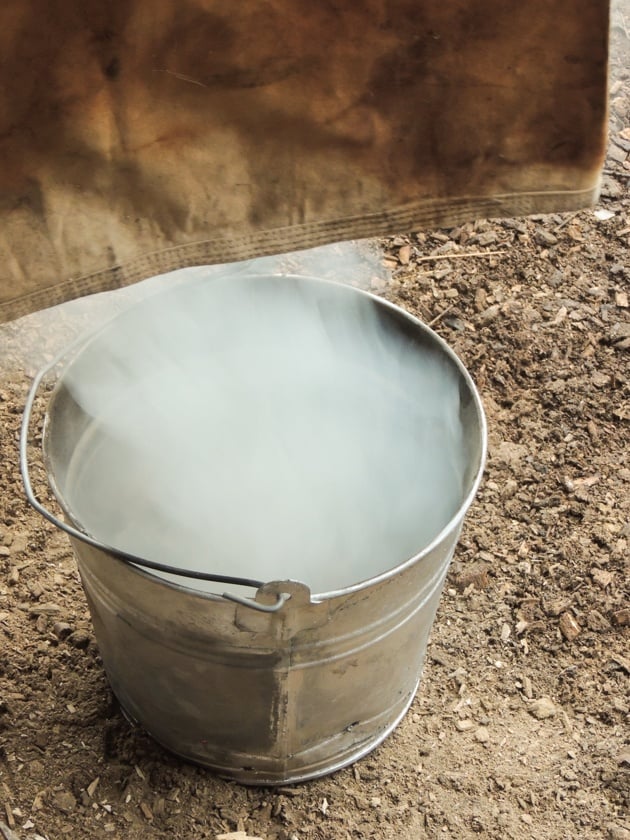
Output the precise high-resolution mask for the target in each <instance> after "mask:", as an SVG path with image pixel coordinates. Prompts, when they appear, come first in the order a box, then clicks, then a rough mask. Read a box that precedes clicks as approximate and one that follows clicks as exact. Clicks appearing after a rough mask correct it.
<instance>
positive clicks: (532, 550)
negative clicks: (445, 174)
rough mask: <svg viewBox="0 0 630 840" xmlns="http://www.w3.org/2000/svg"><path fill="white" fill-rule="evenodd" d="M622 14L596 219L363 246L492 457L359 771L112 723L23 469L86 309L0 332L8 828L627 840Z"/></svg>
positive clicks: (63, 550)
mask: <svg viewBox="0 0 630 840" xmlns="http://www.w3.org/2000/svg"><path fill="white" fill-rule="evenodd" d="M629 25H630V21H629V20H625V19H623V18H622V17H620V16H618V17H617V19H616V24H615V27H614V29H613V44H614V54H615V59H614V63H613V70H614V74H613V79H614V81H613V83H612V86H611V103H612V104H611V141H612V142H611V145H610V153H609V159H608V162H607V164H606V170H605V174H604V180H603V190H602V198H601V202H600V204H599V206H598V208H597V211H596V212H593V211H585V212H581V213H577V214H570V215H562V216H545V217H534V218H532V219H528V220H520V219H519V220H503V221H498V222H492V223H489V222H481V223H477V224H470V225H465V226H463V227H461V228H459V229H457V230H449V231H443V232H440V233H426V234H425V233H423V234H420V235H409V236H407V235H401V236H399V237H396V238H393V239H390V240H388V241H386V242H384V243H381V244H382V245H383V246H384V247H385V250H386V253H387V256H386V263H387V265H388V267H389V268H390V269H391V270H392V275H393V279H392V280H391V282H389V283H388V284H385V283H383V282H382V281H379V280H377V281H375V283H374V288H375V290H376V291H377V292H378V293H380V294H384V295H385V296H386V297H388V298H389V299H391V300H392V301H394V302H396V303H398V304H400V305H401V306H403V307H404V308H406V309H408V310H409V311H411V312H413V313H415V314H417V315H418V316H419V317H421V318H422V320H424V321H425V322H427V323H430V324H432V325H433V327H434V329H436V331H438V332H439V333H440V334H441V335H442V336H443V337H444V338H445V339H446V341H448V342H449V343H450V344H451V346H452V347H453V348H454V349H455V351H456V352H457V353H458V354H459V356H460V358H461V359H462V360H463V361H464V363H465V364H466V366H467V367H468V369H469V370H470V372H471V374H472V376H473V378H474V379H475V381H476V383H477V385H478V388H479V390H480V392H481V395H482V399H483V402H484V405H485V408H486V412H487V417H488V423H489V444H490V454H489V461H488V465H487V470H486V474H485V479H484V482H483V484H482V487H481V490H480V492H479V495H478V498H477V500H476V502H475V504H474V506H473V508H472V510H471V512H470V514H469V516H468V519H467V522H466V525H465V528H464V532H463V535H462V538H461V540H460V544H459V546H458V549H457V551H456V556H455V560H454V562H453V565H452V569H451V572H450V576H449V579H448V583H447V588H446V590H445V592H444V595H443V599H442V603H441V607H440V610H439V613H438V617H437V620H436V624H435V627H434V630H433V633H432V637H431V641H430V645H429V651H428V658H427V665H426V669H425V673H424V677H423V680H422V683H421V687H420V690H419V692H418V695H417V697H416V699H415V701H414V704H413V706H412V708H411V710H410V712H409V714H408V715H407V716H406V718H405V719H404V721H403V722H402V723H401V724H400V726H399V727H398V729H397V730H396V731H395V732H394V734H393V735H391V736H390V737H389V738H388V739H387V741H386V742H385V743H384V744H383V745H382V746H381V747H379V748H378V749H377V750H376V751H375V752H373V753H372V754H371V755H369V756H368V757H367V758H365V759H363V760H362V761H360V762H358V763H357V764H356V765H355V766H354V767H350V768H348V769H345V770H342V771H339V772H338V773H336V774H335V775H333V776H330V777H327V778H324V779H321V780H319V781H315V782H311V783H306V784H302V785H295V786H292V787H287V788H280V789H262V788H245V787H242V786H239V785H237V784H234V783H232V782H228V781H224V780H221V779H219V778H217V777H215V776H214V775H213V774H212V773H210V772H209V771H206V770H204V769H202V768H199V767H196V766H192V765H189V764H186V763H184V762H182V761H180V760H179V759H177V758H175V757H173V756H172V755H170V754H168V753H166V752H165V751H164V750H163V749H161V748H160V747H159V746H157V745H156V744H155V743H153V742H152V741H151V739H150V738H149V737H147V736H146V735H144V734H143V733H142V732H141V731H140V730H138V729H134V728H132V727H131V726H130V724H129V723H128V722H127V721H126V720H125V718H124V717H123V716H122V714H121V712H120V710H119V708H118V706H117V704H116V701H115V699H114V698H113V697H112V695H111V692H110V690H109V688H108V685H107V682H106V679H105V676H104V673H103V669H102V666H101V662H100V659H99V654H98V649H97V646H96V643H95V640H94V638H93V635H92V628H91V624H90V620H89V616H88V611H87V606H86V602H85V599H84V596H83V592H82V589H81V586H80V582H79V578H78V574H77V570H76V566H75V563H74V560H73V557H72V555H71V552H70V549H69V546H68V543H67V541H66V538H65V537H64V536H63V535H61V534H60V533H58V532H57V531H56V530H55V529H54V528H53V527H52V526H49V525H48V524H47V523H45V522H44V521H43V520H42V519H41V518H40V517H39V516H38V515H37V514H35V513H34V512H33V511H31V510H30V509H29V508H28V506H27V505H26V503H25V501H24V498H23V492H22V487H21V481H20V477H19V470H18V466H17V463H18V456H17V436H18V428H19V424H20V420H21V412H22V409H23V405H24V399H25V394H26V391H27V388H28V384H29V377H30V376H32V374H33V373H34V371H35V369H36V368H37V366H38V365H39V364H40V363H41V361H42V360H43V359H44V358H49V357H50V356H51V354H52V353H53V352H54V350H55V349H56V348H57V346H59V344H60V343H61V344H63V342H65V340H66V339H67V337H68V336H69V335H71V334H73V333H75V332H77V331H78V330H79V329H82V328H83V327H85V326H86V325H87V324H89V323H91V322H92V321H93V320H94V319H95V318H97V317H100V316H99V313H100V312H101V310H100V309H98V306H99V304H98V303H97V302H95V303H94V306H93V307H90V306H88V307H87V308H80V307H79V306H77V305H69V306H66V307H64V308H63V309H62V310H59V311H58V312H57V313H56V314H55V328H54V330H52V329H51V328H50V320H49V321H44V320H42V319H39V316H37V317H35V318H30V319H26V320H24V321H22V322H18V323H16V324H11V325H8V326H7V327H5V328H4V329H3V330H2V332H1V333H0V341H1V344H0V353H1V356H0V362H1V368H0V418H1V430H2V431H1V437H0V447H1V449H0V452H1V458H2V473H1V477H0V483H1V484H0V486H1V488H2V495H1V497H0V837H1V836H2V835H4V838H5V840H15V838H20V840H26V839H28V840H31V839H32V840H37V838H38V837H39V838H42V837H43V838H47V840H59V838H64V837H69V838H77V840H80V838H96V837H98V838H100V837H110V838H119V840H123V838H124V840H139V839H140V838H143V839H144V838H147V837H150V838H173V840H188V838H195V839H196V838H211V840H215V838H216V837H217V836H220V835H222V834H227V835H228V836H229V837H234V838H239V839H240V838H245V837H246V836H249V837H259V838H263V840H337V839H338V840H344V838H352V840H355V838H356V840H365V839H366V838H378V840H412V838H421V837H427V838H447V837H452V838H468V837H473V836H476V835H481V836H485V837H489V838H514V840H525V838H531V837H536V838H538V840H556V839H559V838H601V837H606V838H611V840H625V839H626V838H630V822H629V821H628V800H629V793H630V784H629V776H630V744H629V743H628V728H627V719H628V712H629V709H630V702H629V695H628V677H629V675H630V654H629V652H628V646H627V640H628V635H629V632H630V631H629V629H628V628H629V625H630V603H629V601H628V596H627V592H626V591H624V586H625V584H626V582H627V579H628V557H629V554H630V552H629V551H628V542H629V539H630V517H629V511H630V462H629V452H630V447H629V446H628V443H629V438H630V436H629V434H628V420H629V418H630V403H629V400H628V392H629V384H630V383H629V380H628V371H629V367H628V351H629V349H630V318H629V314H630V309H629V301H628V296H629V291H630V283H629V279H630V261H629V260H628V246H629V244H630V193H629V190H628V185H629V183H630V156H629V154H628V153H629V152H630V71H629V70H628V69H627V68H628V67H630V61H629V60H628V59H629V57H630V37H629V33H628V26H629ZM114 305H115V306H116V305H118V304H114ZM38 319H39V320H38ZM35 351H37V352H35Z"/></svg>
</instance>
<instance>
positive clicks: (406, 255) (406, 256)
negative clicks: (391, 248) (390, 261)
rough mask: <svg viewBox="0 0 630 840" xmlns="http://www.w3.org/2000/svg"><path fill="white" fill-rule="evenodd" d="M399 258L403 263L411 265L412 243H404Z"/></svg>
mask: <svg viewBox="0 0 630 840" xmlns="http://www.w3.org/2000/svg"><path fill="white" fill-rule="evenodd" d="M398 259H399V260H400V262H401V264H402V265H409V260H410V259H411V245H403V246H402V248H401V249H400V250H399V251H398Z"/></svg>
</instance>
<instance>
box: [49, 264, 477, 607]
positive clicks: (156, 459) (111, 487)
mask: <svg viewBox="0 0 630 840" xmlns="http://www.w3.org/2000/svg"><path fill="white" fill-rule="evenodd" d="M460 385H461V373H460V372H459V371H458V369H457V367H456V365H455V363H454V361H453V360H452V359H451V358H450V357H449V356H447V355H446V353H445V352H444V351H443V350H442V348H441V347H439V346H438V345H437V344H436V343H435V342H433V341H432V340H428V339H427V338H426V336H425V337H423V336H422V334H420V333H419V331H418V325H417V324H415V323H414V322H412V321H410V320H409V319H405V316H403V315H401V314H400V313H399V312H397V311H396V310H390V309H389V308H387V307H385V306H380V305H379V304H377V303H376V302H375V301H374V300H373V299H372V298H370V297H368V296H366V295H362V294H359V293H357V292H355V291H354V290H352V289H350V288H347V287H342V286H336V285H334V284H329V283H318V282H317V281H307V280H304V279H300V280H297V279H296V278H284V277H278V276H266V277H240V278H236V279H235V278H224V279H222V278H221V277H212V278H210V279H208V280H206V281H203V279H202V281H196V282H192V283H187V284H183V285H181V286H178V287H177V288H175V289H170V290H169V291H168V292H166V293H160V294H158V295H156V296H154V297H153V298H149V299H148V300H146V301H144V302H143V303H142V304H141V305H138V306H135V307H134V308H132V309H130V310H129V311H128V312H126V313H124V314H123V315H122V316H119V317H118V318H116V319H115V320H114V321H112V323H111V324H110V325H109V326H108V327H106V328H105V329H104V330H102V331H101V332H100V333H99V334H97V336H96V337H95V338H93V339H92V340H91V341H90V342H89V343H88V344H87V345H86V346H85V347H84V348H83V349H82V350H81V351H80V352H79V354H78V355H77V357H76V358H75V359H74V360H73V361H72V362H71V363H70V365H69V366H68V368H67V369H66V371H65V373H64V377H63V387H65V388H67V389H68V391H69V392H70V394H71V395H72V399H73V400H74V401H75V402H76V403H77V404H78V405H79V406H80V408H81V411H82V412H83V414H84V415H85V418H86V422H85V423H83V424H82V432H81V434H80V436H79V437H78V439H77V440H76V441H75V443H74V448H73V454H72V457H71V459H70V462H69V465H68V469H67V471H66V475H65V478H64V480H63V482H58V490H59V492H60V493H61V494H62V496H63V502H64V504H65V506H66V507H67V509H68V510H69V511H70V512H71V514H72V517H73V518H74V519H75V521H77V522H78V523H80V525H81V526H82V527H83V528H84V529H85V530H86V531H87V532H88V533H90V534H92V535H93V536H95V537H97V538H98V539H100V540H102V541H103V542H105V543H107V544H109V545H112V546H114V547H116V548H119V549H122V550H124V551H126V552H129V553H132V554H135V555H138V556H142V557H146V558H147V559H150V560H154V561H158V562H162V563H167V564H169V565H171V566H176V567H178V568H186V569H193V570H200V571H207V572H213V573H216V574H222V575H230V576H238V577H247V578H254V579H258V580H261V581H272V580H286V579H293V580H299V581H302V582H304V583H306V584H308V585H309V586H310V588H311V590H312V591H313V593H325V592H329V591H333V590H339V589H342V588H345V587H347V586H350V585H352V584H355V583H358V582H360V581H363V580H366V579H369V578H372V577H374V576H376V575H378V574H381V573H382V572H385V571H387V570H388V569H391V568H393V567H395V566H397V565H399V564H400V563H402V562H404V561H405V560H407V559H409V558H411V557H412V556H414V555H416V554H417V553H418V552H419V551H421V550H422V549H423V548H425V547H426V546H427V545H428V544H429V543H430V542H431V541H432V540H433V539H434V538H435V537H436V536H437V535H438V533H439V532H440V531H441V530H442V529H443V528H444V527H445V526H446V525H447V523H448V522H449V521H450V520H451V519H452V517H453V516H455V514H456V513H457V511H458V510H459V508H460V507H461V505H462V502H463V498H464V496H465V494H466V492H467V490H466V479H465V475H466V447H465V439H464V431H463V426H462V420H461V405H460V391H461V388H460ZM163 576H164V577H166V578H169V575H163ZM172 580H174V581H175V582H176V583H180V584H182V583H183V584H185V585H188V586H192V587H193V588H197V589H203V590H205V591H210V592H217V593H220V592H223V591H225V590H226V588H229V587H226V586H225V585H224V584H216V583H206V582H200V581H187V580H186V579H182V578H175V577H172ZM235 591H238V592H239V593H240V594H248V593H247V592H243V590H242V589H241V588H238V589H236V590H235Z"/></svg>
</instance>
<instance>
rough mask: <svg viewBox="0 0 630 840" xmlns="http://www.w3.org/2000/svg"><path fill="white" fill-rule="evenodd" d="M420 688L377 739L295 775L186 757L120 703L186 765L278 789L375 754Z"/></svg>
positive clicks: (135, 723)
mask: <svg viewBox="0 0 630 840" xmlns="http://www.w3.org/2000/svg"><path fill="white" fill-rule="evenodd" d="M419 685H420V679H418V681H417V682H416V684H415V686H414V689H413V691H412V692H411V694H410V695H409V696H408V697H406V698H405V699H404V703H403V706H402V709H401V710H400V711H399V712H398V713H397V715H396V717H395V718H394V719H393V720H392V721H391V722H389V723H388V724H387V726H385V727H384V728H383V729H381V730H380V731H379V732H378V733H377V735H376V736H373V737H371V738H369V739H368V740H365V741H359V742H358V743H355V744H354V745H353V746H352V748H351V749H349V750H346V751H345V753H342V754H339V755H337V756H335V757H334V760H333V761H330V756H329V757H328V761H327V762H324V761H322V760H321V759H320V760H319V761H313V762H312V763H311V764H310V765H309V764H308V763H300V766H299V769H296V770H294V771H291V770H288V769H287V771H286V772H284V773H282V772H280V771H277V772H271V771H270V770H268V769H263V768H260V769H258V770H257V769H256V768H254V767H248V766H247V765H245V766H236V763H235V764H231V765H229V766H225V765H221V764H218V763H217V762H214V761H204V760H203V758H201V757H199V756H190V755H184V754H183V753H180V752H178V751H177V750H176V749H173V747H171V746H169V745H167V744H165V743H164V742H163V741H162V740H161V739H160V738H156V737H155V735H153V733H152V732H151V731H150V730H148V729H146V727H144V726H142V724H141V723H140V722H139V721H137V720H136V718H135V717H134V716H133V715H132V714H130V712H129V711H128V710H127V709H126V708H125V706H124V705H123V703H122V702H120V699H119V700H118V702H119V703H120V708H121V711H122V713H123V715H124V716H125V718H126V719H127V721H129V723H130V724H131V725H132V726H138V727H141V728H142V729H144V731H145V732H146V733H147V734H148V735H150V736H151V738H153V740H154V741H155V742H156V743H157V744H159V745H160V746H161V747H163V748H164V749H165V750H168V752H170V753H173V755H176V756H177V757H178V758H181V759H182V760H183V761H188V762H192V763H193V764H198V765H200V766H201V767H207V768H208V769H209V770H212V771H213V772H215V773H216V774H217V775H218V776H222V777H223V778H226V779H231V780H234V781H237V782H239V783H240V784H243V785H256V786H263V787H273V786H275V785H287V784H297V783H299V782H308V781H311V780H313V779H319V778H321V777H322V776H328V775H330V774H331V773H336V772H337V771H338V770H343V768H344V767H348V766H349V765H351V764H354V762H355V761H359V759H361V758H364V757H365V756H366V755H368V754H369V753H371V752H372V750H375V749H376V748H377V747H378V746H379V745H380V744H381V743H382V742H383V741H384V740H385V739H386V738H387V737H388V736H389V735H390V734H391V733H392V732H393V731H394V729H396V727H397V726H398V724H399V723H400V722H401V721H402V719H403V718H404V717H405V715H406V714H407V712H408V711H409V708H410V706H411V704H412V703H413V701H414V698H415V696H416V692H417V690H418V686H419ZM117 699H118V698H117ZM390 713H391V712H390ZM379 717H380V716H379ZM369 723H370V722H368V724H369ZM244 758H246V757H244ZM292 762H295V756H289V757H288V758H287V761H286V764H290V763H292ZM295 763H297V762H295ZM278 764H280V761H278Z"/></svg>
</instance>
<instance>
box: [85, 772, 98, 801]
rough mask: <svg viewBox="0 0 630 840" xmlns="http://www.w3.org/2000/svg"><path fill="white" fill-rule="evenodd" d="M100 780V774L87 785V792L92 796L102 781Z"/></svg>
mask: <svg viewBox="0 0 630 840" xmlns="http://www.w3.org/2000/svg"><path fill="white" fill-rule="evenodd" d="M100 780H101V779H100V776H97V777H96V778H95V779H92V781H91V782H90V784H89V785H88V786H87V788H86V790H87V794H88V796H89V797H90V798H91V797H93V796H94V792H95V790H96V788H97V787H98V783H99V782H100Z"/></svg>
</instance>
